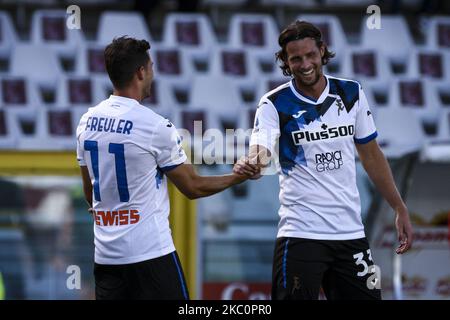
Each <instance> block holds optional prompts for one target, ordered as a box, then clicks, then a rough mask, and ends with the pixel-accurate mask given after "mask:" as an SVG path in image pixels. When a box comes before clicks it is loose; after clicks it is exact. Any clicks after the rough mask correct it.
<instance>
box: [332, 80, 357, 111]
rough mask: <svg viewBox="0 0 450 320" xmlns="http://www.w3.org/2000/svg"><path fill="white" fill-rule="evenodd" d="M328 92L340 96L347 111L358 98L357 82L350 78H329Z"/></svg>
mask: <svg viewBox="0 0 450 320" xmlns="http://www.w3.org/2000/svg"><path fill="white" fill-rule="evenodd" d="M330 94H337V95H338V96H340V97H341V99H342V102H343V103H344V106H345V109H346V110H347V112H349V111H350V110H351V109H352V108H353V106H354V105H355V103H356V101H358V99H359V84H358V82H356V81H352V80H341V79H334V78H330Z"/></svg>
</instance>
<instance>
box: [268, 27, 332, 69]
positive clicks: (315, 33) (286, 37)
mask: <svg viewBox="0 0 450 320" xmlns="http://www.w3.org/2000/svg"><path fill="white" fill-rule="evenodd" d="M304 38H313V39H314V40H315V41H316V45H317V47H318V48H320V47H322V46H323V47H324V49H325V53H324V55H323V57H322V64H323V65H326V64H327V63H328V61H329V60H330V59H331V58H333V57H334V56H335V54H334V52H331V51H329V50H328V47H327V45H326V43H325V42H324V41H323V40H322V33H321V32H320V30H319V29H318V28H317V27H316V26H314V25H313V24H312V23H309V22H306V21H299V20H297V21H295V22H293V23H291V24H290V25H289V26H287V27H286V29H284V30H283V31H281V33H280V36H279V37H278V44H279V45H280V47H281V49H280V50H279V51H278V52H277V53H276V54H275V57H276V60H277V61H278V62H279V63H280V69H281V70H282V71H283V75H285V76H291V75H292V73H291V70H289V66H288V64H287V52H286V46H287V44H288V43H289V42H291V41H295V40H300V39H304Z"/></svg>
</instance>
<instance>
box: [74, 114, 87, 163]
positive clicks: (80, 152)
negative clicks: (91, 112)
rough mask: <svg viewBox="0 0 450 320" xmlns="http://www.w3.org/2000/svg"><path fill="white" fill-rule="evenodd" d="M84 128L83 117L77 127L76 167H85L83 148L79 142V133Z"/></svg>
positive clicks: (84, 119) (84, 120) (84, 121)
mask: <svg viewBox="0 0 450 320" xmlns="http://www.w3.org/2000/svg"><path fill="white" fill-rule="evenodd" d="M85 127H86V116H85V115H83V116H82V117H81V119H80V122H79V124H78V127H77V132H76V135H77V161H78V165H79V166H80V167H84V166H86V160H85V159H84V147H83V145H82V143H83V142H82V141H81V133H82V132H83V131H84V128H85Z"/></svg>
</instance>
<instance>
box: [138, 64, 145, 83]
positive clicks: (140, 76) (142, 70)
mask: <svg viewBox="0 0 450 320" xmlns="http://www.w3.org/2000/svg"><path fill="white" fill-rule="evenodd" d="M144 74H145V68H144V67H143V66H141V67H139V69H138V70H137V77H138V79H139V80H141V81H142V80H144V78H145V77H144Z"/></svg>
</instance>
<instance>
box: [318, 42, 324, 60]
mask: <svg viewBox="0 0 450 320" xmlns="http://www.w3.org/2000/svg"><path fill="white" fill-rule="evenodd" d="M319 50H320V57H321V58H323V56H324V55H325V45H324V44H322V45H321V46H320V49H319Z"/></svg>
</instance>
